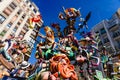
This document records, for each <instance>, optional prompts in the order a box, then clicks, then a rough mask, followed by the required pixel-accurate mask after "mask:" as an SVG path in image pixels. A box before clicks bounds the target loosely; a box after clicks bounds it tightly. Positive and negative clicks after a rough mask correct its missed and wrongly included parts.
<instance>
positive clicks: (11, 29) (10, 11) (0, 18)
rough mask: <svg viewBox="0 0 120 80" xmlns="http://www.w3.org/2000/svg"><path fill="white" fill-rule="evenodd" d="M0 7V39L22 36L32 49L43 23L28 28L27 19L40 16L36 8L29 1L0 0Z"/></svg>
mask: <svg viewBox="0 0 120 80" xmlns="http://www.w3.org/2000/svg"><path fill="white" fill-rule="evenodd" d="M0 6H1V7H0V39H1V40H5V39H7V37H8V36H9V35H10V34H14V35H15V37H18V36H20V35H22V36H23V37H24V40H26V41H27V42H28V43H29V45H30V46H31V48H32V47H33V44H34V43H35V37H36V31H39V29H40V27H41V25H42V23H43V21H42V20H41V21H39V22H38V23H35V24H34V28H30V27H29V18H30V17H34V16H35V15H36V14H40V12H39V9H38V7H37V6H36V5H35V4H34V3H33V2H31V1H30V0H1V2H0Z"/></svg>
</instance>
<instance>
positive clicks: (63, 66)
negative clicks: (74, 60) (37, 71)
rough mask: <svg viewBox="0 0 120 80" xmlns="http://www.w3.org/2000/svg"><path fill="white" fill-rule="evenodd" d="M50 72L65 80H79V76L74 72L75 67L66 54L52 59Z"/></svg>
mask: <svg viewBox="0 0 120 80" xmlns="http://www.w3.org/2000/svg"><path fill="white" fill-rule="evenodd" d="M50 71H51V72H52V73H53V75H54V76H55V77H59V73H60V77H62V78H63V79H70V80H78V77H77V74H76V72H75V71H74V66H73V65H71V64H70V60H69V59H68V57H67V56H66V55H65V54H58V55H55V56H53V57H52V58H51V59H50Z"/></svg>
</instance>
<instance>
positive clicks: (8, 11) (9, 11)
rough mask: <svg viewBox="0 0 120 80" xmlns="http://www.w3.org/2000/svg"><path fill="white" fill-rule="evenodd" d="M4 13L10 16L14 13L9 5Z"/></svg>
mask: <svg viewBox="0 0 120 80" xmlns="http://www.w3.org/2000/svg"><path fill="white" fill-rule="evenodd" d="M3 13H4V14H5V15H7V16H9V15H10V14H11V13H12V10H11V9H10V8H8V7H7V8H6V9H5V10H4V11H3Z"/></svg>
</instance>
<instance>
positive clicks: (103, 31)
mask: <svg viewBox="0 0 120 80" xmlns="http://www.w3.org/2000/svg"><path fill="white" fill-rule="evenodd" d="M92 32H93V33H99V34H100V39H101V42H100V43H99V49H101V48H102V46H106V47H107V48H108V50H109V51H110V52H111V53H113V54H118V53H120V9H118V11H117V12H115V13H114V14H113V15H112V16H111V18H110V19H109V20H103V21H101V22H99V23H98V24H96V25H95V26H94V27H93V28H92Z"/></svg>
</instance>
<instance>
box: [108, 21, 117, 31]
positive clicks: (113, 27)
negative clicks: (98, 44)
mask: <svg viewBox="0 0 120 80" xmlns="http://www.w3.org/2000/svg"><path fill="white" fill-rule="evenodd" d="M118 23H119V22H118V20H117V19H116V20H114V21H110V22H109V30H110V31H113V30H116V29H117V28H118Z"/></svg>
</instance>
